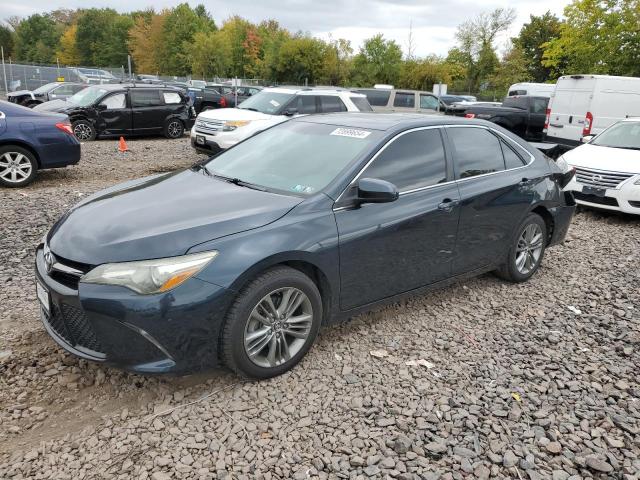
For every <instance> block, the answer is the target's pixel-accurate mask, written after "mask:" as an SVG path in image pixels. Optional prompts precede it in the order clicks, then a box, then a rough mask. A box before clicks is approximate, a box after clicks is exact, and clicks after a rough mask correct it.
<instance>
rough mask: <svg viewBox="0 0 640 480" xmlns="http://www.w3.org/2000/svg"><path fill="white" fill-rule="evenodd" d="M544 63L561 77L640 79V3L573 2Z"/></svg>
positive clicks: (613, 0) (546, 49) (608, 0)
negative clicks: (598, 75) (589, 75)
mask: <svg viewBox="0 0 640 480" xmlns="http://www.w3.org/2000/svg"><path fill="white" fill-rule="evenodd" d="M564 14H565V17H566V20H565V22H564V23H563V24H562V25H561V27H560V35H559V37H558V38H555V39H552V40H551V41H549V42H548V43H546V44H545V45H544V53H543V60H542V63H543V65H544V66H545V67H547V68H553V69H555V70H556V71H557V72H558V74H559V75H561V74H573V73H601V74H610V75H629V76H640V0H574V2H573V3H572V4H571V5H569V6H567V7H566V8H565V11H564Z"/></svg>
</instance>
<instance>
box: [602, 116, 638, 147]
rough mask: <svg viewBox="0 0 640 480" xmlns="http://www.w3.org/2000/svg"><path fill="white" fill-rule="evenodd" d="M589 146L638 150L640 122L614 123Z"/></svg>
mask: <svg viewBox="0 0 640 480" xmlns="http://www.w3.org/2000/svg"><path fill="white" fill-rule="evenodd" d="M591 145H598V146H601V147H615V148H628V149H632V150H640V122H620V123H616V124H615V125H613V126H612V127H610V128H608V129H607V130H605V131H604V132H602V133H601V134H600V135H598V136H597V137H596V138H594V139H593V140H592V141H591Z"/></svg>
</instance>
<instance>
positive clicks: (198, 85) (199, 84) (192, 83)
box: [187, 80, 209, 88]
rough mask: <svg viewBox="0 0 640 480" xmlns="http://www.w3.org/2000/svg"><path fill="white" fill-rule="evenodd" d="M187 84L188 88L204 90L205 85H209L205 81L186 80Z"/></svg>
mask: <svg viewBox="0 0 640 480" xmlns="http://www.w3.org/2000/svg"><path fill="white" fill-rule="evenodd" d="M187 84H188V85H189V86H190V87H195V88H205V87H206V86H207V85H209V84H208V83H207V82H206V81H205V80H187Z"/></svg>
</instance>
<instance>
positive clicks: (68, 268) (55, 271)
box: [48, 252, 92, 290]
mask: <svg viewBox="0 0 640 480" xmlns="http://www.w3.org/2000/svg"><path fill="white" fill-rule="evenodd" d="M51 253H52V257H51V258H52V262H53V263H52V265H51V270H50V271H49V272H48V273H49V276H50V277H51V278H53V279H54V280H55V281H56V282H59V283H61V284H63V285H64V286H65V287H68V288H72V289H74V290H77V289H78V282H80V278H81V277H82V276H83V275H84V274H85V273H87V272H88V271H89V270H91V268H92V266H91V265H87V264H85V263H79V262H74V261H71V260H67V259H66V258H62V257H59V256H57V255H53V252H51Z"/></svg>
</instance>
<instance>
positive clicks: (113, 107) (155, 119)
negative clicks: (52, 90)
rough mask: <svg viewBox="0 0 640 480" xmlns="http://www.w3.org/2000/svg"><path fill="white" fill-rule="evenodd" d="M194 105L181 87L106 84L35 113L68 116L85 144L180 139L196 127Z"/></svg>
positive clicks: (76, 134) (48, 105) (78, 136)
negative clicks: (142, 138)
mask: <svg viewBox="0 0 640 480" xmlns="http://www.w3.org/2000/svg"><path fill="white" fill-rule="evenodd" d="M191 103H192V101H191V99H190V98H189V97H188V96H187V95H186V94H185V93H183V91H181V90H180V89H179V88H174V87H169V86H158V85H148V84H105V85H95V86H91V87H89V88H85V89H84V90H82V91H80V92H78V93H77V94H75V95H74V96H72V97H70V98H69V99H68V100H67V101H52V102H47V103H43V104H42V105H38V106H37V107H35V110H39V111H49V112H61V113H66V114H67V115H68V116H69V119H70V120H71V124H72V126H73V133H74V135H75V136H76V137H77V138H78V140H81V141H87V140H94V139H95V138H96V137H118V136H131V135H157V134H162V135H164V136H166V137H167V138H179V137H181V136H182V135H183V134H184V131H185V129H190V128H191V127H192V126H193V122H194V120H195V111H194V109H193V108H192V105H191Z"/></svg>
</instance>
